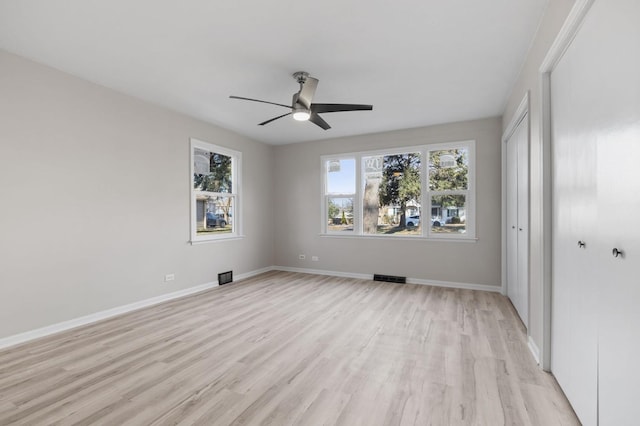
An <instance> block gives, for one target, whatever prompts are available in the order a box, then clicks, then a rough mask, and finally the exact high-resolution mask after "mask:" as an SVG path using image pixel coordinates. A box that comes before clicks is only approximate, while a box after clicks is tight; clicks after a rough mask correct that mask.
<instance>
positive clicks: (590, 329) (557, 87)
mask: <svg viewBox="0 0 640 426" xmlns="http://www.w3.org/2000/svg"><path fill="white" fill-rule="evenodd" d="M638 17H640V2H639V1H637V0H606V1H605V0H597V1H596V2H595V3H594V4H593V6H592V8H591V10H589V12H588V14H587V16H586V17H585V20H584V22H583V24H582V26H581V28H580V30H579V32H578V34H577V35H576V37H575V39H574V40H573V42H572V43H571V45H570V46H569V48H568V49H567V51H566V52H565V54H564V56H563V57H562V59H561V60H560V62H559V64H558V66H557V67H556V68H555V69H554V71H553V72H552V73H551V89H552V91H551V103H552V105H551V107H552V147H553V148H552V155H553V203H554V207H553V211H554V213H553V291H552V347H551V362H552V363H551V369H552V372H553V374H554V375H555V376H556V378H557V379H558V382H559V383H560V385H561V387H562V388H563V390H564V391H565V393H566V395H567V397H568V399H569V401H570V402H571V404H572V405H573V407H574V409H575V411H576V413H577V414H578V417H579V418H580V420H581V421H582V422H583V424H585V425H596V424H599V425H600V426H609V425H611V426H626V425H637V424H640V403H639V402H638V396H639V395H640V384H639V382H640V362H639V361H638V359H639V355H640V308H639V306H640V222H639V213H640V29H639V28H640V26H639V25H638ZM578 241H581V242H584V243H585V246H584V247H582V248H580V247H578V246H577V245H576V244H577V242H578ZM614 249H615V250H616V252H614ZM614 253H618V256H617V257H616V256H615V255H614Z"/></svg>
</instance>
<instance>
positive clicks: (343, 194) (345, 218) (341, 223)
mask: <svg viewBox="0 0 640 426" xmlns="http://www.w3.org/2000/svg"><path fill="white" fill-rule="evenodd" d="M325 167H326V169H325V176H326V179H325V191H324V193H325V196H324V202H323V204H324V211H325V212H326V215H324V220H323V222H326V224H325V226H326V231H327V232H341V233H344V232H348V233H353V230H354V219H355V218H354V203H355V199H356V160H355V158H342V159H339V158H337V159H329V160H327V161H326V162H325Z"/></svg>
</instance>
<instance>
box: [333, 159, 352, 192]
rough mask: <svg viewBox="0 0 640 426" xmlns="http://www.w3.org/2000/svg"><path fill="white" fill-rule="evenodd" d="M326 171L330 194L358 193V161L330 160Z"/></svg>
mask: <svg viewBox="0 0 640 426" xmlns="http://www.w3.org/2000/svg"><path fill="white" fill-rule="evenodd" d="M326 170H327V193H328V194H354V193H355V192H356V160H355V159H354V158H348V159H343V160H328V161H327V163H326Z"/></svg>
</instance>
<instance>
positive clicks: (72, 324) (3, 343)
mask: <svg viewBox="0 0 640 426" xmlns="http://www.w3.org/2000/svg"><path fill="white" fill-rule="evenodd" d="M269 271H287V272H301V273H306V274H316V275H329V276H334V277H344V278H357V279H364V280H370V279H372V278H373V274H359V273H352V272H339V271H326V270H323V269H306V268H294V267H290V266H268V267H266V268H262V269H257V270H255V271H250V272H246V273H244V274H240V275H236V276H235V277H234V280H237V281H240V280H244V279H247V278H251V277H254V276H256V275H260V274H263V273H265V272H269ZM407 282H408V283H410V284H423V285H433V286H438V287H450V288H462V289H469V290H483V291H496V292H499V291H500V287H497V286H488V285H482V284H469V283H455V282H449V281H433V280H423V279H417V278H408V279H407ZM217 286H218V282H217V281H215V282H210V283H205V284H201V285H197V286H195V287H190V288H187V289H184V290H179V291H175V292H173V293H167V294H162V295H160V296H156V297H152V298H150V299H145V300H140V301H138V302H134V303H130V304H127V305H123V306H117V307H115V308H112V309H107V310H105V311H100V312H96V313H93V314H89V315H85V316H83V317H79V318H74V319H71V320H68V321H63V322H59V323H57V324H52V325H49V326H46V327H42V328H38V329H35V330H30V331H26V332H24V333H19V334H15V335H13V336H9V337H5V338H2V339H0V349H3V348H8V347H10V346H15V345H19V344H21V343H25V342H28V341H31V340H35V339H39V338H41V337H46V336H49V335H52V334H56V333H60V332H62V331H67V330H71V329H72V328H76V327H80V326H83V325H87V324H91V323H94V322H97V321H101V320H104V319H107V318H111V317H114V316H116V315H121V314H125V313H127V312H131V311H135V310H138V309H142V308H146V307H148V306H153V305H157V304H158V303H162V302H167V301H169V300H173V299H178V298H180V297H185V296H189V295H191V294H195V293H199V292H201V291H205V290H209V289H211V288H213V287H217ZM531 344H533V342H532V341H531V340H530V343H529V345H530V346H529V347H531ZM533 345H534V347H535V344H533ZM535 348H536V350H537V347H535ZM534 356H535V353H534ZM537 359H539V358H538V357H536V360H537Z"/></svg>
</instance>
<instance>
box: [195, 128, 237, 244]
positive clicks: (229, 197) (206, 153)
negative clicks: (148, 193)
mask: <svg viewBox="0 0 640 426" xmlns="http://www.w3.org/2000/svg"><path fill="white" fill-rule="evenodd" d="M241 159H242V154H241V153H239V152H237V151H232V150H230V149H227V148H223V147H219V146H216V145H212V144H209V143H206V142H202V141H199V140H197V139H191V241H192V242H200V241H211V240H219V239H225V238H233V237H237V236H239V235H240V232H239V225H240V222H239V219H240V211H239V204H240V199H239V198H240V179H239V176H240V163H241Z"/></svg>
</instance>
